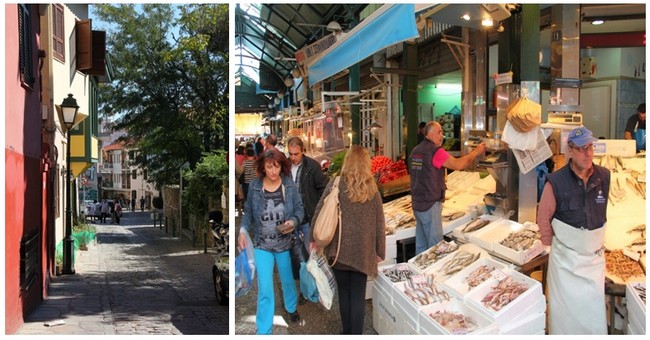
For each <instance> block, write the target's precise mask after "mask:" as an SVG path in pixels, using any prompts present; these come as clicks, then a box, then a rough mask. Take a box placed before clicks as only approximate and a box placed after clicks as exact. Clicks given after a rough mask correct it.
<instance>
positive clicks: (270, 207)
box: [239, 149, 304, 334]
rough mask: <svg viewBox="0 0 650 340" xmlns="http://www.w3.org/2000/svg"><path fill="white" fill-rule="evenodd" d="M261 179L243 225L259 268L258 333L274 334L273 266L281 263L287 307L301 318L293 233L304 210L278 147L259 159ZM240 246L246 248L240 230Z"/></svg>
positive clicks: (251, 195) (293, 317) (249, 200)
mask: <svg viewBox="0 0 650 340" xmlns="http://www.w3.org/2000/svg"><path fill="white" fill-rule="evenodd" d="M256 165H257V173H258V175H259V177H258V178H256V179H254V180H253V181H252V182H251V183H250V187H249V189H248V190H249V191H248V195H247V198H246V203H244V215H243V216H242V219H241V226H240V228H241V229H243V230H245V231H247V232H248V233H249V234H250V235H251V239H252V242H253V247H254V249H255V252H254V253H255V264H256V266H255V267H256V269H257V284H258V285H257V286H258V292H257V317H256V324H257V334H271V333H272V328H273V315H274V311H275V300H274V295H273V292H274V284H273V266H274V264H277V266H278V273H279V274H280V282H281V284H282V295H283V297H284V308H285V309H286V311H287V312H288V313H289V318H290V320H291V321H292V322H297V321H298V320H300V315H299V314H298V311H297V309H296V308H297V303H298V295H297V293H296V285H295V282H294V280H293V272H292V269H291V255H290V254H289V249H290V248H291V235H292V234H293V230H294V228H295V226H297V225H298V223H300V221H302V219H303V216H304V209H303V205H302V199H301V198H300V194H299V193H298V188H297V187H296V185H295V183H294V182H293V180H292V179H291V174H290V171H291V170H290V169H291V165H290V163H289V160H288V159H287V157H286V156H285V155H284V154H283V153H282V152H280V151H278V150H277V149H269V150H267V151H265V152H264V153H263V154H262V156H261V157H258V159H257V162H256ZM239 246H240V249H244V248H245V247H246V239H245V237H244V235H243V234H242V233H241V232H240V233H239Z"/></svg>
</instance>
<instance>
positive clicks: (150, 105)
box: [92, 4, 229, 187]
mask: <svg viewBox="0 0 650 340" xmlns="http://www.w3.org/2000/svg"><path fill="white" fill-rule="evenodd" d="M92 10H93V12H92V13H93V14H94V15H95V16H96V17H97V18H99V19H101V21H102V22H106V23H109V26H108V27H105V28H101V27H100V29H105V30H106V31H107V34H108V37H107V45H108V46H107V50H108V54H109V55H110V58H111V61H112V66H113V71H114V75H113V79H114V80H113V82H112V83H110V84H107V85H105V86H102V87H101V89H100V91H101V92H100V95H101V100H102V104H103V110H102V111H103V112H105V114H107V115H113V116H114V117H115V125H114V129H115V130H125V131H126V132H127V135H126V136H125V137H124V140H125V141H127V143H129V145H130V146H131V147H134V148H137V149H139V151H140V154H141V155H142V156H141V157H138V158H137V159H136V160H135V162H136V164H137V165H138V166H140V167H141V168H143V169H146V170H147V172H148V175H149V180H150V181H152V182H154V183H155V184H156V185H157V186H158V187H161V186H162V185H165V184H172V183H178V169H179V168H180V166H181V164H184V163H185V162H189V163H190V167H192V168H193V167H194V166H195V165H196V164H197V163H198V162H199V160H200V159H201V157H202V155H203V153H205V152H210V151H213V150H219V149H221V150H223V149H225V148H226V146H227V145H228V138H229V137H228V5H227V4H187V5H186V4H181V5H171V4H97V5H93V6H92Z"/></svg>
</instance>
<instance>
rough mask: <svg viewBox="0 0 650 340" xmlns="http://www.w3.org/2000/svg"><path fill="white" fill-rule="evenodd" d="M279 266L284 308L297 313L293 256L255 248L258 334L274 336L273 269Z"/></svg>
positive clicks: (287, 253)
mask: <svg viewBox="0 0 650 340" xmlns="http://www.w3.org/2000/svg"><path fill="white" fill-rule="evenodd" d="M274 264H277V265H278V274H279V275H280V282H281V285H282V295H283V298H284V308H285V309H286V310H287V312H289V313H293V312H295V311H296V307H297V304H298V294H297V292H296V284H295V282H294V281H293V271H292V269H291V255H290V254H289V251H288V250H287V251H283V252H281V253H273V252H270V251H266V250H262V249H257V248H255V269H256V270H257V316H256V320H255V323H256V324H257V334H272V331H273V315H274V314H275V296H274V293H273V292H274V291H275V288H274V283H273V267H274Z"/></svg>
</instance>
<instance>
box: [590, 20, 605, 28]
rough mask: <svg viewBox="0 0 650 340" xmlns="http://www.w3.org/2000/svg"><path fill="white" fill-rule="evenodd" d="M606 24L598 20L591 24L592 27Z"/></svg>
mask: <svg viewBox="0 0 650 340" xmlns="http://www.w3.org/2000/svg"><path fill="white" fill-rule="evenodd" d="M604 23H605V20H603V19H596V20H594V21H592V22H591V24H592V25H596V26H598V25H602V24H604Z"/></svg>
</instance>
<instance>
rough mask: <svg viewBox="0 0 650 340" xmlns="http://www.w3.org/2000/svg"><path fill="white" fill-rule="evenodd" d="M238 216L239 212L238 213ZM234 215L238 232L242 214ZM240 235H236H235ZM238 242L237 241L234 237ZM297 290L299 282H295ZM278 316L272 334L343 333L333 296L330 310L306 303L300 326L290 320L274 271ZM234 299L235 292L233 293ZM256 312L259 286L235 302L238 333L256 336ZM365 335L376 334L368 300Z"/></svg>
mask: <svg viewBox="0 0 650 340" xmlns="http://www.w3.org/2000/svg"><path fill="white" fill-rule="evenodd" d="M236 213H237V214H238V213H239V211H237V212H236ZM237 214H236V215H235V226H236V229H234V230H235V232H237V231H239V215H237ZM231 230H233V229H231ZM235 236H237V235H235ZM235 240H236V238H235ZM296 287H297V288H298V290H300V288H299V282H298V281H296ZM274 288H275V314H274V315H275V317H274V321H273V334H276V335H287V334H303V335H304V334H341V316H340V313H339V304H338V297H337V296H335V297H334V301H333V303H332V308H331V309H330V310H327V309H326V308H325V307H323V305H322V304H320V303H313V302H305V304H304V305H298V313H300V316H301V320H300V321H299V322H297V323H292V322H291V321H289V314H288V313H287V312H286V311H285V309H284V304H283V303H282V289H281V288H280V279H279V277H278V275H277V270H276V272H275V284H274ZM232 295H233V296H234V292H233V294H232ZM256 312H257V283H255V285H253V288H252V289H251V290H250V291H249V292H248V294H246V295H244V296H242V297H239V298H236V299H235V334H237V335H240V334H255V332H256V331H257V327H256V326H255V314H256ZM363 334H377V332H376V331H375V330H374V328H373V326H372V300H366V308H365V321H364V330H363Z"/></svg>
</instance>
